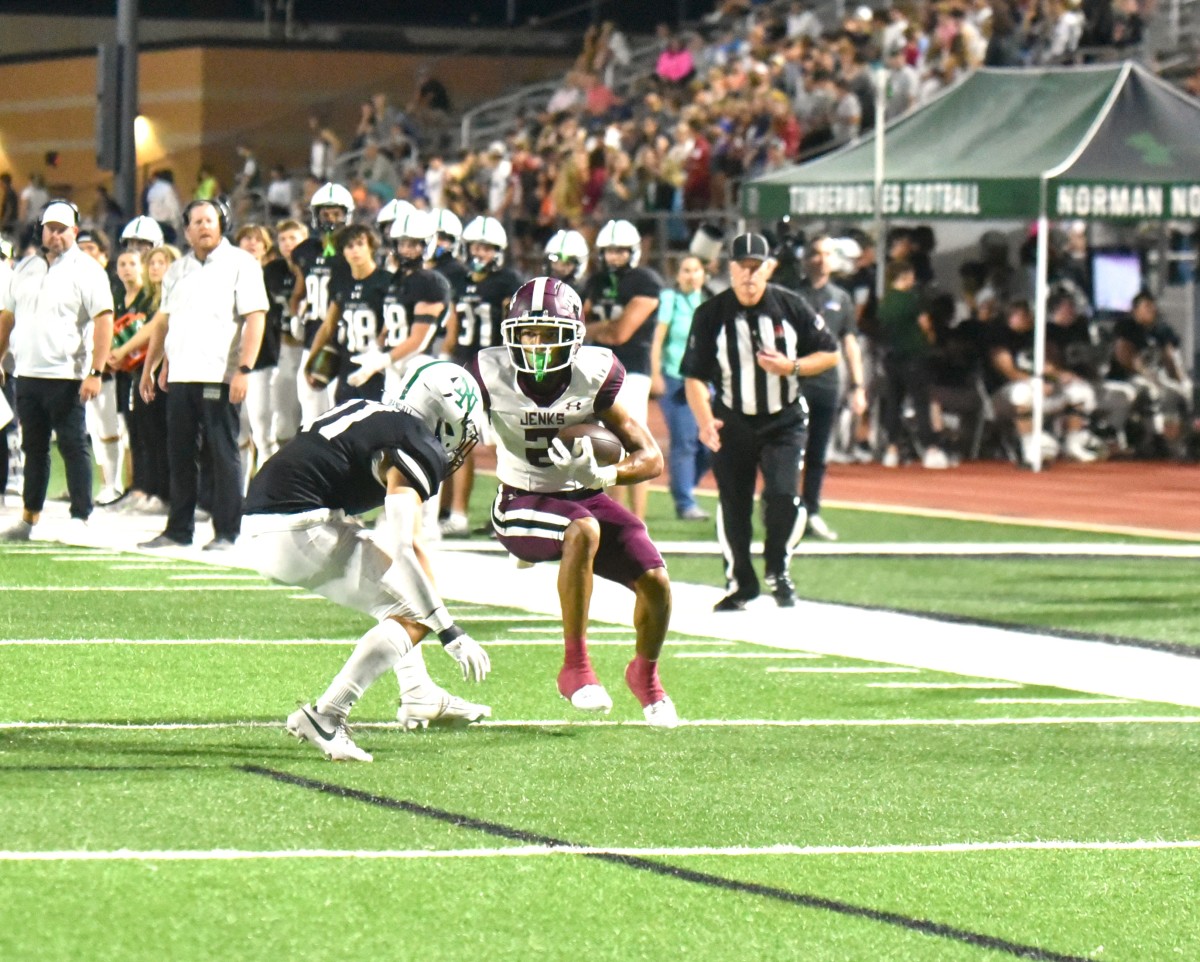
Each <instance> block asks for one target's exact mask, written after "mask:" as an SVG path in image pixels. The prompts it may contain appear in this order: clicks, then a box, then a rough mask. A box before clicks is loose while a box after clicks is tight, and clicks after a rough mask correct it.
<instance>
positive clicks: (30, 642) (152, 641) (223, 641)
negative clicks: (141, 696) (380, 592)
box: [0, 638, 561, 648]
mask: <svg viewBox="0 0 1200 962" xmlns="http://www.w3.org/2000/svg"><path fill="white" fill-rule="evenodd" d="M357 641H358V639H357V638H4V639H0V648H12V647H17V648H21V647H36V646H39V645H46V646H50V647H53V646H56V645H68V646H70V645H78V646H86V645H133V646H137V645H146V646H159V645H161V646H164V647H170V646H173V645H240V646H244V647H253V646H255V645H259V646H263V647H271V646H274V645H316V646H326V645H335V646H340V647H350V646H352V645H354V644H355V643H356V642H357ZM560 644H561V642H560Z"/></svg>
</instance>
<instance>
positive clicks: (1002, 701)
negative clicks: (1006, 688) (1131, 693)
mask: <svg viewBox="0 0 1200 962" xmlns="http://www.w3.org/2000/svg"><path fill="white" fill-rule="evenodd" d="M975 702H976V704H979V705H1128V704H1130V699H1128V698H976V699H975Z"/></svg>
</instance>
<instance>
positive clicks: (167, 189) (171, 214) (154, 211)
mask: <svg viewBox="0 0 1200 962" xmlns="http://www.w3.org/2000/svg"><path fill="white" fill-rule="evenodd" d="M146 213H147V214H149V215H150V216H151V217H153V218H154V219H155V220H156V221H158V226H159V227H161V228H162V232H163V237H164V238H165V239H166V240H167V241H168V242H173V241H174V240H175V238H176V236H177V235H178V231H179V225H180V220H181V217H182V215H183V208H182V206H181V205H180V203H179V194H178V193H177V192H176V190H175V173H174V171H172V170H171V169H170V168H168V167H164V168H162V169H161V170H156V171H155V172H154V173H153V174H152V175H151V177H150V185H149V186H148V187H147V188H146Z"/></svg>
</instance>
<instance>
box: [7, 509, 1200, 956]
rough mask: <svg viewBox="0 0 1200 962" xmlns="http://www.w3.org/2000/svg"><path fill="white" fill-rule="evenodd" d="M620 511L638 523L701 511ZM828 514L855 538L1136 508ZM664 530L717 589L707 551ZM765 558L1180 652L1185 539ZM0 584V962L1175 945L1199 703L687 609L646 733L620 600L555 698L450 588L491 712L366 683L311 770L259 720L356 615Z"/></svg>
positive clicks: (1079, 951) (1191, 580) (181, 590)
mask: <svg viewBox="0 0 1200 962" xmlns="http://www.w3.org/2000/svg"><path fill="white" fill-rule="evenodd" d="M652 512H656V513H652V516H651V528H652V531H654V533H655V535H656V537H660V538H663V539H676V538H683V537H688V536H691V537H695V536H697V535H700V534H706V532H697V531H696V530H695V528H694V526H692V527H689V526H685V525H680V526H674V525H673V523H672V522H669V521H666V520H664V519H663V518H662V516H661V501H660V500H658V499H656V507H655V508H653V509H652ZM827 515H828V520H829V521H830V522H831V523H832V524H834V525H835V526H836V527H839V528H840V529H841V530H842V533H843V536H844V541H849V542H853V541H854V540H856V539H857V540H859V541H867V540H870V541H889V540H890V541H901V542H902V541H905V540H921V541H944V542H963V543H965V542H986V541H1003V542H1021V541H1025V542H1032V541H1038V540H1044V541H1048V542H1060V543H1061V542H1067V541H1077V542H1078V541H1083V542H1087V541H1095V542H1113V541H1118V540H1123V541H1130V540H1133V539H1128V538H1124V539H1117V538H1112V537H1108V536H1103V535H1096V534H1086V533H1081V532H1062V531H1048V530H1046V529H1037V528H1021V527H1013V526H1008V525H1005V526H992V525H984V524H978V523H967V522H951V521H941V520H933V519H919V520H914V519H911V518H904V517H900V516H891V515H879V514H868V513H866V512H852V511H844V512H835V511H833V510H830V511H828V512H827ZM668 560H669V564H670V568H671V572H672V577H673V578H674V579H675V580H676V581H678V582H701V583H709V584H714V585H715V584H718V583H719V580H720V570H719V564H718V562H717V561H716V559H714V558H711V557H693V556H684V555H679V556H671V557H670V558H669V559H668ZM793 574H794V576H795V578H796V581H797V584H798V586H799V589H800V593H801V595H802V596H804V597H807V598H815V599H822V600H834V601H842V602H849V603H853V604H857V605H873V606H882V607H886V608H896V609H903V610H908V611H931V612H943V613H947V614H953V615H956V616H959V617H961V618H964V619H967V620H980V621H985V622H1007V623H1012V624H1018V625H1019V624H1024V625H1036V626H1042V627H1049V628H1054V629H1057V630H1059V631H1062V632H1066V633H1072V634H1077V635H1082V636H1085V637H1090V636H1105V637H1110V638H1113V639H1116V640H1117V641H1118V642H1121V641H1124V642H1138V641H1142V642H1150V643H1155V644H1163V643H1165V644H1170V645H1177V646H1180V647H1181V648H1182V649H1183V650H1186V648H1187V647H1188V646H1191V647H1193V648H1200V629H1197V625H1198V624H1200V618H1198V617H1197V615H1198V614H1200V611H1198V610H1197V608H1198V607H1200V602H1198V601H1197V599H1196V593H1195V590H1194V586H1195V585H1196V584H1197V583H1198V582H1200V562H1197V561H1195V560H1181V559H1157V558H1116V559H1112V558H1048V557H1035V558H1025V559H1023V558H1013V557H985V558H972V559H964V558H954V557H944V558H904V557H865V558H856V557H848V558H811V557H805V558H797V560H796V561H795V562H794V565H793ZM0 586H2V588H0V590H3V592H4V594H3V597H4V603H3V605H2V607H0V641H3V642H4V643H3V644H0V679H2V681H0V852H2V854H0V893H3V899H2V900H0V959H3V960H8V959H12V960H21V962H25V960H30V962H42V960H108V959H114V960H115V959H122V960H135V962H141V960H146V962H150V960H155V962H162V960H171V962H185V960H189V962H190V960H197V962H198V960H209V959H218V958H220V959H246V960H251V959H253V960H276V959H278V960H290V959H299V958H307V959H320V958H337V959H340V960H360V959H361V960H368V959H371V960H374V959H398V960H408V959H412V960H429V959H432V960H443V959H444V960H455V962H458V960H463V959H478V960H481V962H484V960H486V962H490V960H533V959H539V960H540V959H572V960H574V959H589V960H591V959H606V960H607V959H611V960H634V959H652V960H664V959H681V958H688V959H699V960H730V962H734V960H737V962H741V960H746V959H758V958H761V959H797V960H805V962H810V960H812V962H820V960H828V962H860V960H872V962H874V960H888V962H891V960H905V962H907V960H919V962H926V960H928V962H943V960H950V962H957V960H963V962H970V960H981V962H982V960H989V959H1004V958H1021V959H1047V960H1058V959H1062V960H1072V959H1099V960H1108V959H1113V960H1136V962H1146V960H1158V959H1163V960H1166V959H1197V958H1200V913H1198V911H1197V909H1196V878H1197V877H1198V875H1200V871H1198V870H1200V829H1198V826H1200V792H1198V791H1197V789H1200V779H1198V778H1197V774H1196V772H1197V767H1196V761H1195V760H1196V757H1197V749H1198V748H1200V737H1198V735H1200V729H1198V727H1197V725H1198V724H1200V717H1198V716H1200V710H1197V709H1194V708H1188V707H1183V706H1179V705H1172V704H1163V703H1152V702H1144V701H1131V700H1128V699H1113V698H1105V697H1102V696H1098V695H1089V694H1086V693H1081V692H1078V691H1071V690H1064V689H1049V688H1041V687H1035V686H1031V685H1020V684H1015V683H1013V682H1003V681H996V680H994V679H989V678H978V677H963V676H959V675H953V674H948V673H944V672H937V671H932V670H917V669H912V668H900V667H898V664H897V663H895V662H889V661H886V660H884V661H879V662H864V661H862V660H858V659H851V658H844V657H837V656H831V655H814V654H813V653H812V652H807V651H805V650H804V649H803V645H797V646H794V648H793V649H790V650H787V651H783V650H778V649H765V648H763V647H762V646H759V645H753V644H749V643H745V642H733V641H728V640H724V639H722V638H721V637H719V635H720V632H719V630H718V631H717V632H715V633H713V634H705V635H699V634H693V635H688V636H682V635H679V634H673V635H672V637H671V638H670V640H669V642H668V645H669V647H668V649H667V650H666V653H665V655H664V662H663V675H664V679H665V680H666V681H667V683H668V687H669V690H670V691H671V694H672V696H673V697H674V698H675V700H676V702H677V704H678V705H679V706H680V710H681V714H682V715H683V716H684V717H685V718H687V719H691V720H693V721H695V722H696V724H691V725H686V726H684V727H682V728H680V729H677V730H675V731H672V732H655V731H650V730H648V729H647V728H645V726H644V725H642V724H640V711H639V710H638V708H637V706H636V703H634V701H633V700H632V698H631V697H630V696H629V694H628V692H627V691H625V689H624V687H623V685H621V684H620V682H619V678H620V674H621V671H622V669H623V667H624V664H625V662H626V661H627V660H628V658H629V656H630V653H631V652H630V649H631V644H630V638H631V633H630V630H629V629H628V628H627V627H624V626H622V625H620V624H615V623H610V624H600V625H597V630H596V631H594V632H593V638H592V651H593V660H594V662H595V663H596V666H597V670H598V672H599V674H600V676H601V678H602V679H604V680H606V682H607V683H608V685H609V689H610V692H612V694H613V696H614V700H615V702H616V706H615V708H614V710H613V713H612V714H611V715H610V716H608V717H607V718H603V719H596V718H592V717H588V716H581V715H577V714H575V713H573V712H572V710H571V709H570V708H569V707H567V706H566V704H565V703H564V702H562V701H561V700H560V699H558V698H557V694H556V692H555V690H554V682H553V679H554V675H555V673H556V671H557V666H558V664H559V661H560V658H561V647H560V641H559V633H558V628H557V625H556V623H555V621H554V620H552V619H550V618H548V617H547V616H546V615H544V614H543V615H536V614H533V615H531V614H530V613H529V612H528V611H527V610H525V609H524V608H522V606H521V605H520V604H519V603H518V602H520V600H521V599H520V597H519V595H514V597H513V598H512V604H511V605H509V606H508V607H504V608H497V607H490V606H485V605H479V604H471V603H470V600H469V599H470V597H471V594H472V591H471V588H470V586H455V587H451V586H449V585H446V586H445V591H446V593H447V594H448V595H450V596H452V597H457V598H461V599H465V600H464V601H460V602H458V603H456V604H453V605H452V608H453V609H454V610H455V611H456V612H457V613H458V614H459V616H460V618H462V620H463V621H464V623H465V625H466V626H467V627H468V629H469V630H470V631H471V633H472V634H473V635H474V636H475V637H476V638H478V639H479V640H481V641H483V642H484V643H485V644H487V645H488V646H489V649H490V651H491V654H492V658H493V664H494V670H493V674H492V676H491V677H490V678H489V679H488V681H487V682H486V683H484V685H482V686H480V687H474V686H468V685H466V684H464V683H463V682H461V681H459V680H458V679H457V678H455V677H453V675H452V670H453V669H454V665H453V663H452V662H451V661H450V659H448V658H446V657H444V656H443V655H442V654H441V653H440V652H438V651H436V650H433V651H431V652H429V653H428V655H427V661H428V663H429V665H430V668H431V670H432V671H433V673H434V676H435V678H437V679H438V680H439V681H441V682H442V683H443V684H446V685H447V687H450V688H452V689H453V690H454V691H456V692H458V693H460V694H464V695H467V696H468V697H471V698H473V699H474V700H480V701H486V702H487V703H489V704H491V705H492V707H493V710H494V717H493V720H492V721H491V722H490V723H488V724H486V725H482V726H473V727H472V728H470V729H458V730H438V731H432V730H431V731H428V732H423V733H420V734H415V735H411V734H409V735H406V734H402V733H400V732H399V731H397V730H395V729H394V728H389V727H386V725H387V723H388V721H389V720H391V719H393V718H394V709H395V685H394V682H392V681H391V679H390V678H388V677H385V678H383V679H381V680H380V682H379V683H377V685H376V686H375V687H374V688H373V689H372V690H371V691H370V692H368V694H367V696H366V697H365V698H364V700H363V701H362V703H361V704H360V705H359V706H358V708H357V709H356V711H355V715H354V719H353V720H354V721H356V722H358V723H359V724H358V728H357V729H356V738H357V740H358V742H359V743H360V744H362V745H363V746H364V747H366V748H368V749H369V750H370V751H372V752H373V753H374V755H375V759H376V760H375V763H374V764H371V765H331V764H329V763H327V762H325V761H324V760H323V759H322V758H321V757H320V755H319V754H318V753H317V752H316V751H315V750H314V749H313V748H312V747H311V746H308V745H303V744H300V743H298V742H295V741H293V740H292V739H289V738H287V737H285V736H284V735H283V734H282V733H281V732H282V721H283V718H284V717H285V716H286V714H287V713H288V712H289V711H290V710H291V709H292V707H293V706H294V704H295V703H296V702H297V701H303V700H307V699H310V698H313V697H315V695H316V694H318V693H319V691H320V690H321V689H322V688H323V687H324V684H325V683H326V682H327V681H328V680H329V678H330V677H332V675H333V673H334V672H335V671H336V670H337V668H338V667H339V666H340V665H341V663H342V661H343V660H344V658H345V656H346V654H347V653H348V651H349V647H350V644H352V641H353V639H355V638H356V637H357V636H358V635H359V634H361V632H362V631H363V630H364V629H365V628H366V627H367V622H366V620H365V619H364V618H362V617H361V616H358V615H355V614H354V613H351V612H346V611H344V610H341V609H338V608H336V607H335V606H333V605H331V604H328V603H326V602H325V601H323V600H320V599H312V598H311V597H309V596H305V595H304V594H303V593H301V592H297V591H295V590H291V589H287V588H283V587H282V586H276V585H271V584H269V583H267V582H266V581H263V580H262V579H259V578H257V577H256V576H253V575H250V574H247V573H246V572H245V571H241V570H236V569H233V568H213V567H210V566H204V565H199V564H197V563H195V562H194V561H188V560H179V561H172V560H166V559H158V558H146V557H145V556H139V555H132V554H122V553H117V552H104V551H97V550H94V549H84V548H63V547H58V546H55V545H51V544H47V543H35V544H33V545H30V546H28V547H16V548H3V549H0ZM139 587H140V588H141V589H143V590H142V591H141V592H140V593H138V592H135V591H134V590H132V589H134V588H139ZM114 589H116V590H114ZM120 589H128V590H120ZM145 589H149V590H145ZM733 617H737V616H733ZM714 634H715V635H716V636H715V637H714ZM967 638H968V636H967V635H965V634H964V639H967ZM64 641H66V642H69V643H66V644H64V643H62V642H64ZM964 643H969V641H968V640H964ZM1111 643H1114V642H1104V641H1097V642H1096V644H1097V645H1108V644H1111ZM798 669H799V670H798ZM847 669H850V670H847ZM900 686H939V687H900Z"/></svg>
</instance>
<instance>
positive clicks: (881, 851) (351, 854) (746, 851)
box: [0, 838, 1200, 862]
mask: <svg viewBox="0 0 1200 962" xmlns="http://www.w3.org/2000/svg"><path fill="white" fill-rule="evenodd" d="M1198 848H1200V839H1190V838H1189V839H1137V840H1134V841H1075V840H1071V839H1065V840H1046V841H1040V840H1039V841H1031V842H1021V841H1004V842H944V843H942V844H932V845H764V846H757V847H756V846H748V845H729V846H687V847H650V848H624V847H616V846H613V847H607V846H604V847H602V846H584V845H512V846H508V847H504V848H455V849H442V850H434V851H431V850H429V849H339V848H302V849H268V850H258V851H255V850H246V849H227V848H217V849H147V850H136V849H126V848H121V849H114V850H111V851H89V850H86V849H85V850H79V849H74V850H71V849H67V850H62V851H47V852H14V851H0V862H234V861H254V860H275V861H280V860H295V859H384V860H396V861H430V860H437V859H463V858H538V857H544V856H548V855H550V856H568V855H573V856H582V855H592V856H595V855H613V856H621V857H625V858H714V857H726V858H747V857H751V858H755V857H778V856H785V857H793V858H794V857H813V856H830V855H963V854H972V853H977V852H1154V851H1159V852H1161V851H1178V850H1188V849H1198Z"/></svg>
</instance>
